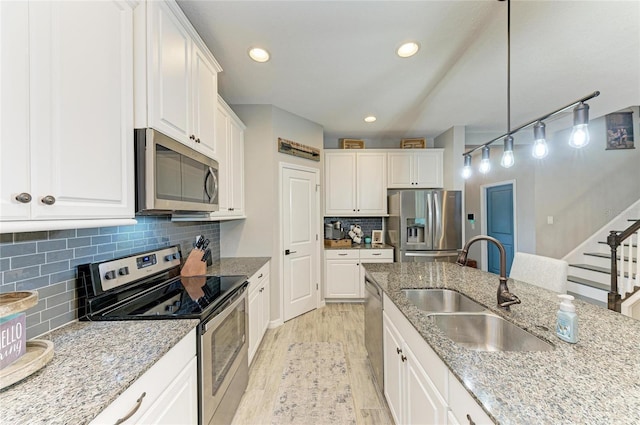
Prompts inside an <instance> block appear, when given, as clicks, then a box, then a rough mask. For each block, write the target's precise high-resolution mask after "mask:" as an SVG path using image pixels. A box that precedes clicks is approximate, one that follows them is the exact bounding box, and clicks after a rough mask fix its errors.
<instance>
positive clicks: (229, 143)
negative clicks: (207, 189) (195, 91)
mask: <svg viewBox="0 0 640 425" xmlns="http://www.w3.org/2000/svg"><path fill="white" fill-rule="evenodd" d="M217 99H218V104H217V105H216V145H217V147H218V151H219V153H220V159H219V160H218V162H219V169H218V179H219V180H220V188H219V195H218V202H219V207H220V208H219V210H218V211H217V212H215V213H212V214H211V216H212V217H213V218H215V217H218V218H238V217H244V130H245V128H246V127H245V125H244V124H243V123H242V121H240V119H239V118H238V117H237V115H236V114H235V113H234V112H233V111H232V110H231V108H230V107H229V105H227V104H226V102H225V101H224V100H223V99H222V98H221V97H219V96H218V97H217Z"/></svg>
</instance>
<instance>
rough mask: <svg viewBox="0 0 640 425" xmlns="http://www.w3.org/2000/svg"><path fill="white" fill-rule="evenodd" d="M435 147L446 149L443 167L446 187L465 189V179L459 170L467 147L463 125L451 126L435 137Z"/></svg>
mask: <svg viewBox="0 0 640 425" xmlns="http://www.w3.org/2000/svg"><path fill="white" fill-rule="evenodd" d="M433 142H434V147H435V148H442V149H444V160H443V169H444V170H445V172H444V187H445V188H446V189H450V190H463V189H464V179H463V178H462V175H461V174H460V173H459V172H455V170H458V169H459V168H460V161H461V158H462V154H463V153H464V148H465V132H464V127H463V126H455V127H451V128H450V129H449V130H447V131H445V132H444V133H442V134H441V135H439V136H438V137H436V138H435V139H434V141H433Z"/></svg>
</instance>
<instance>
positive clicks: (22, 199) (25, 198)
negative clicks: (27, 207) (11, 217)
mask: <svg viewBox="0 0 640 425" xmlns="http://www.w3.org/2000/svg"><path fill="white" fill-rule="evenodd" d="M16 201H18V202H21V203H23V204H28V203H29V202H31V195H29V194H28V193H27V192H22V193H21V194H19V195H17V196H16Z"/></svg>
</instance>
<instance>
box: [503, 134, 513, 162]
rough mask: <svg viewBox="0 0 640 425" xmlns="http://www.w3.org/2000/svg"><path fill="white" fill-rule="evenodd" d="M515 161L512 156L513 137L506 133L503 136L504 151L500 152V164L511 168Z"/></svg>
mask: <svg viewBox="0 0 640 425" xmlns="http://www.w3.org/2000/svg"><path fill="white" fill-rule="evenodd" d="M514 163H515V159H514V158H513V137H511V135H508V136H507V137H505V138H504V152H503V153H502V159H501V160H500V165H502V166H503V167H504V168H511V167H512V166H513V164H514Z"/></svg>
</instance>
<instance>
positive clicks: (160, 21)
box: [146, 1, 215, 145]
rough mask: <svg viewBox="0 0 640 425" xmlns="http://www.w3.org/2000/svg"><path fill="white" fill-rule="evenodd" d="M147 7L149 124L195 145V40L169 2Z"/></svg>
mask: <svg viewBox="0 0 640 425" xmlns="http://www.w3.org/2000/svg"><path fill="white" fill-rule="evenodd" d="M146 5H147V8H148V15H147V31H148V33H147V40H148V42H147V49H148V52H147V54H148V62H147V68H148V74H147V78H148V82H147V85H148V94H147V96H148V99H147V100H148V104H147V108H148V116H149V125H150V126H151V127H153V128H155V129H157V130H159V131H160V132H162V133H164V134H166V135H167V136H170V137H173V138H174V139H176V140H179V141H181V142H182V143H185V144H187V145H192V140H191V139H189V136H191V135H192V133H191V132H190V126H191V104H192V103H191V87H190V82H191V46H192V44H191V43H192V42H191V37H190V36H189V33H188V32H187V30H186V29H185V28H184V26H183V25H182V24H181V23H180V22H179V21H178V18H177V17H176V16H175V15H174V13H173V12H172V11H171V10H170V9H169V6H168V5H167V4H166V3H165V2H160V1H151V2H147V3H146ZM214 101H215V99H214Z"/></svg>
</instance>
